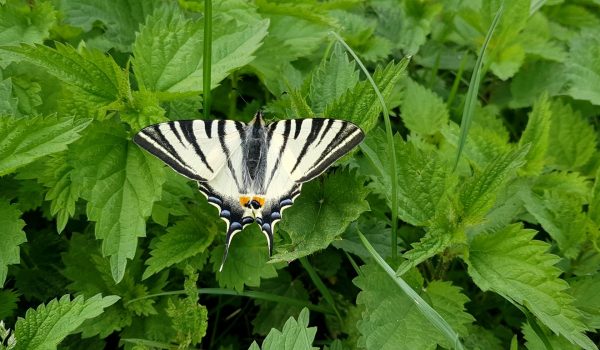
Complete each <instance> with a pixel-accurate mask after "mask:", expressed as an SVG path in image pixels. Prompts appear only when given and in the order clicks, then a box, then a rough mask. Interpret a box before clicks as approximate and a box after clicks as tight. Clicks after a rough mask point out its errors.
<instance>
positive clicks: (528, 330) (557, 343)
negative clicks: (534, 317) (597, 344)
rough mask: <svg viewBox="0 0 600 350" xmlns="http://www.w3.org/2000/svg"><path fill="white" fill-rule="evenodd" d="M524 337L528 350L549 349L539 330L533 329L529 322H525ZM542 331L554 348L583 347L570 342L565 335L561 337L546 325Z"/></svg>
mask: <svg viewBox="0 0 600 350" xmlns="http://www.w3.org/2000/svg"><path fill="white" fill-rule="evenodd" d="M522 332H523V337H524V338H525V346H526V347H527V349H528V350H547V349H548V347H547V346H546V344H545V342H544V340H542V339H541V338H540V336H539V334H538V333H537V332H535V331H534V330H533V328H532V327H531V325H530V324H529V323H524V324H523V329H522ZM542 332H543V333H544V335H543V336H544V337H545V338H546V340H548V341H549V343H550V346H552V349H560V350H578V349H581V347H579V346H577V345H575V344H573V343H570V342H569V340H567V339H566V338H565V337H561V336H559V335H556V334H553V333H551V332H550V331H548V329H547V328H546V327H542Z"/></svg>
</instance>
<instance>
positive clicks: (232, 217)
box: [198, 183, 254, 271]
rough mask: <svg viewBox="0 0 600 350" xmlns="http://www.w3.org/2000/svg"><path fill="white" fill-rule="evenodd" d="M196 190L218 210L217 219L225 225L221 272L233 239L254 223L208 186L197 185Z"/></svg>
mask: <svg viewBox="0 0 600 350" xmlns="http://www.w3.org/2000/svg"><path fill="white" fill-rule="evenodd" d="M198 189H199V190H200V192H201V193H202V194H203V195H204V196H206V199H207V200H208V203H210V204H212V205H213V206H215V207H217V208H218V209H219V217H220V218H221V219H223V221H225V223H226V224H227V234H226V236H225V252H224V253H223V260H222V262H221V267H220V268H219V271H221V270H223V265H225V260H227V255H228V254H229V246H230V245H231V241H232V240H233V237H234V236H235V235H236V234H237V233H238V232H240V231H241V230H242V229H243V228H244V227H246V226H248V225H250V224H251V223H253V222H254V218H253V217H250V216H244V209H243V208H242V207H240V205H239V203H238V202H237V201H235V200H234V199H231V198H227V197H224V196H221V195H219V194H218V193H216V192H215V191H214V190H213V189H212V188H211V187H210V186H209V185H208V184H206V183H198Z"/></svg>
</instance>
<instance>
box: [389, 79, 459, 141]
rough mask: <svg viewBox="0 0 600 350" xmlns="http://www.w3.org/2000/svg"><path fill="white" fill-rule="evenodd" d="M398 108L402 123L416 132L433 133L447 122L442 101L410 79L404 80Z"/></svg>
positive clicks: (446, 114)
mask: <svg viewBox="0 0 600 350" xmlns="http://www.w3.org/2000/svg"><path fill="white" fill-rule="evenodd" d="M400 110H401V113H400V117H402V121H403V122H404V125H406V127H407V128H408V129H409V130H410V131H412V132H416V133H418V134H422V135H432V134H435V133H436V132H438V131H439V130H440V129H441V128H442V126H444V125H446V123H447V122H448V110H447V109H446V104H445V103H444V101H442V99H441V98H440V97H439V96H438V95H436V94H435V93H434V92H433V91H431V90H429V89H427V88H426V87H424V86H422V85H420V84H418V83H416V82H415V81H413V80H412V79H408V78H407V79H406V80H405V81H404V92H403V94H402V104H401V105H400Z"/></svg>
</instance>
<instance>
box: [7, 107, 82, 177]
mask: <svg viewBox="0 0 600 350" xmlns="http://www.w3.org/2000/svg"><path fill="white" fill-rule="evenodd" d="M90 121H91V120H89V119H75V117H58V116H56V115H53V116H48V117H23V118H17V117H11V116H0V140H1V141H0V176H1V175H5V174H9V173H11V172H13V171H14V170H15V169H17V168H19V167H22V166H24V165H26V164H29V163H31V162H33V161H34V160H36V159H39V158H41V157H43V156H46V155H48V154H52V153H56V152H60V151H63V150H65V149H67V145H68V144H70V143H72V142H73V141H75V140H77V139H78V138H79V137H80V134H79V133H80V132H81V131H82V130H83V129H85V128H86V127H87V126H88V124H89V123H90Z"/></svg>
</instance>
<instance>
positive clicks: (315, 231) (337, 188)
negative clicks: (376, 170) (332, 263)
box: [272, 170, 369, 261]
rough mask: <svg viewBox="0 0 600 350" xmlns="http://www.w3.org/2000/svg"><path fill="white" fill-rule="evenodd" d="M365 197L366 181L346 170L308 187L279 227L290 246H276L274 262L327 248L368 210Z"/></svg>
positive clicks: (288, 210)
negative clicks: (288, 239)
mask: <svg viewBox="0 0 600 350" xmlns="http://www.w3.org/2000/svg"><path fill="white" fill-rule="evenodd" d="M366 195H367V189H366V188H365V187H364V186H363V180H362V179H360V178H358V177H356V176H355V175H354V174H352V173H351V172H349V171H347V170H343V171H338V172H335V173H333V174H331V175H329V176H327V177H325V178H324V179H323V178H320V179H316V180H315V181H312V182H309V183H307V184H305V185H304V186H303V188H302V194H301V195H300V197H299V198H298V199H297V200H296V203H295V205H293V206H292V207H290V208H288V209H286V211H285V216H284V219H283V220H282V221H281V223H280V224H279V226H278V227H279V228H281V229H282V230H284V231H285V232H286V233H288V234H289V237H290V239H291V243H289V244H286V245H279V247H276V249H277V250H278V253H277V254H275V255H274V256H273V257H272V261H291V260H294V259H298V258H301V257H303V256H306V255H309V254H312V253H314V252H316V251H318V250H321V249H325V248H327V246H329V244H330V243H331V242H332V241H333V240H334V239H335V238H336V237H338V236H339V235H341V234H342V233H343V232H344V231H345V230H346V228H347V227H348V225H349V224H350V223H351V222H353V221H355V220H356V219H358V217H359V216H360V214H361V213H363V212H365V211H367V210H369V204H368V203H367V201H366V200H365V197H366ZM307 223H310V224H309V225H307Z"/></svg>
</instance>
